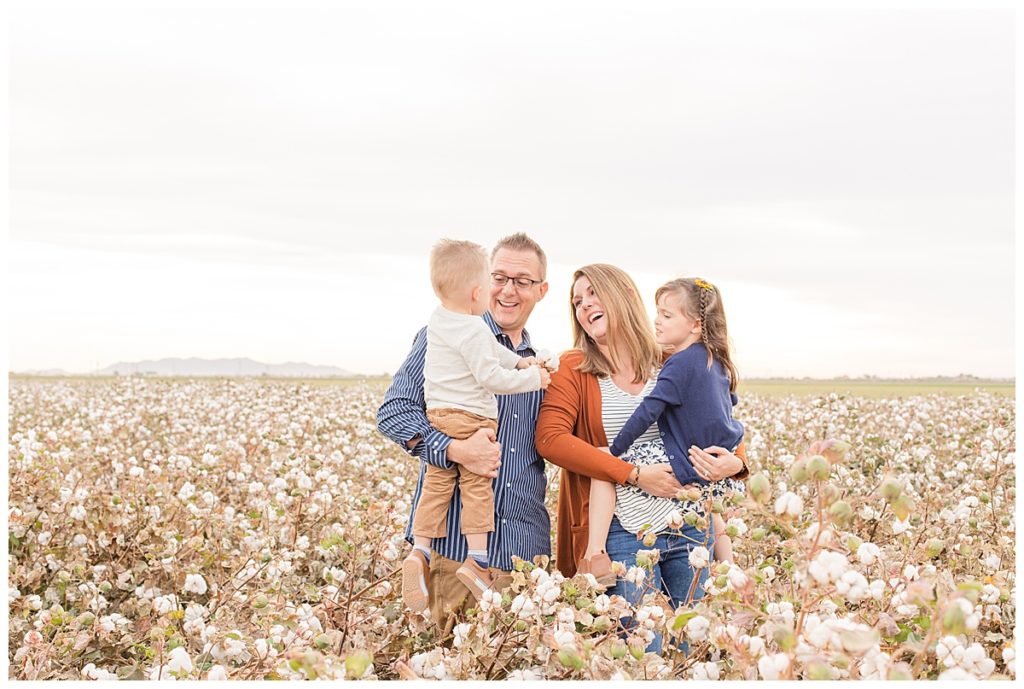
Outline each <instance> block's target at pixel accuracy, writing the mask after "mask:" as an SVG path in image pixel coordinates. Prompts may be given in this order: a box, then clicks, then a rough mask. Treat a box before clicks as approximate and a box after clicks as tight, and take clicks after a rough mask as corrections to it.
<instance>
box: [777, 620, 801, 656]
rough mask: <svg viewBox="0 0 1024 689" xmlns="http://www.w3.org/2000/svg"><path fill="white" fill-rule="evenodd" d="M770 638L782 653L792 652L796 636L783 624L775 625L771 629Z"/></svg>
mask: <svg viewBox="0 0 1024 689" xmlns="http://www.w3.org/2000/svg"><path fill="white" fill-rule="evenodd" d="M772 638H774V639H775V643H776V644H778V646H779V648H780V649H782V650H783V651H792V650H793V649H794V648H796V634H794V633H793V630H792V629H790V628H789V627H788V626H786V625H784V624H777V625H775V627H774V628H773V629H772Z"/></svg>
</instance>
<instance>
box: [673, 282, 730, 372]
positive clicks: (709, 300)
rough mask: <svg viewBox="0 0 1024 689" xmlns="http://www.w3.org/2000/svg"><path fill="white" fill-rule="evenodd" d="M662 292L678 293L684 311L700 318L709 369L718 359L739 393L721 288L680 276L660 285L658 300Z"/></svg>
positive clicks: (701, 334)
mask: <svg viewBox="0 0 1024 689" xmlns="http://www.w3.org/2000/svg"><path fill="white" fill-rule="evenodd" d="M663 294H674V295H676V296H678V297H679V299H680V302H681V303H680V308H681V309H682V311H683V313H684V314H686V315H687V316H688V317H689V318H695V319H699V320H700V339H701V342H703V343H704V348H705V349H706V350H707V351H708V369H710V368H711V366H712V364H713V363H714V361H715V359H718V361H719V363H721V365H722V368H723V369H725V374H726V375H727V376H728V377H729V391H730V392H736V386H737V384H738V382H739V375H738V373H737V371H736V365H735V364H734V363H733V362H732V355H731V351H730V349H731V348H730V346H729V331H728V328H727V326H726V322H725V309H724V307H723V306H722V295H721V293H720V292H719V291H718V288H716V287H715V286H714V285H712V284H711V283H710V282H708V281H707V280H704V279H702V278H677V279H675V280H670V281H669V282H666V283H665V284H664V285H662V286H661V287H659V288H658V291H657V293H655V295H654V299H655V301H658V300H660V299H661V296H662V295H663ZM694 307H696V308H694Z"/></svg>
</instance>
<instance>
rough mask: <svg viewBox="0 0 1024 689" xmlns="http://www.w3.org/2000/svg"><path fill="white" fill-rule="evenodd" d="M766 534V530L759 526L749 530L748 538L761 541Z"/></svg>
mask: <svg viewBox="0 0 1024 689" xmlns="http://www.w3.org/2000/svg"><path fill="white" fill-rule="evenodd" d="M767 535H768V532H767V531H765V530H764V529H763V528H761V527H760V526H758V527H756V528H754V529H751V530H750V540H752V541H763V540H764V537H765V536H767Z"/></svg>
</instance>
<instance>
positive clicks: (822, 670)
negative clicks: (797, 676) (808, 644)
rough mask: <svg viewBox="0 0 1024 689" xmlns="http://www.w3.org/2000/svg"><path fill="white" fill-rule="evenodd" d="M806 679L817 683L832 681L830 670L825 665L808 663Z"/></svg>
mask: <svg viewBox="0 0 1024 689" xmlns="http://www.w3.org/2000/svg"><path fill="white" fill-rule="evenodd" d="M807 679H809V680H813V681H818V682H821V681H827V680H830V679H832V668H830V667H829V666H828V664H827V663H822V662H814V663H810V664H809V665H808V666H807Z"/></svg>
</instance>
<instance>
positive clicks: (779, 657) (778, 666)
mask: <svg viewBox="0 0 1024 689" xmlns="http://www.w3.org/2000/svg"><path fill="white" fill-rule="evenodd" d="M788 667H789V656H787V655H786V654H785V653H776V654H774V655H764V656H761V657H760V658H759V659H758V661H757V670H758V672H760V673H761V679H767V680H773V679H780V678H781V677H782V673H783V672H785V671H786V669H787V668H788Z"/></svg>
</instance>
